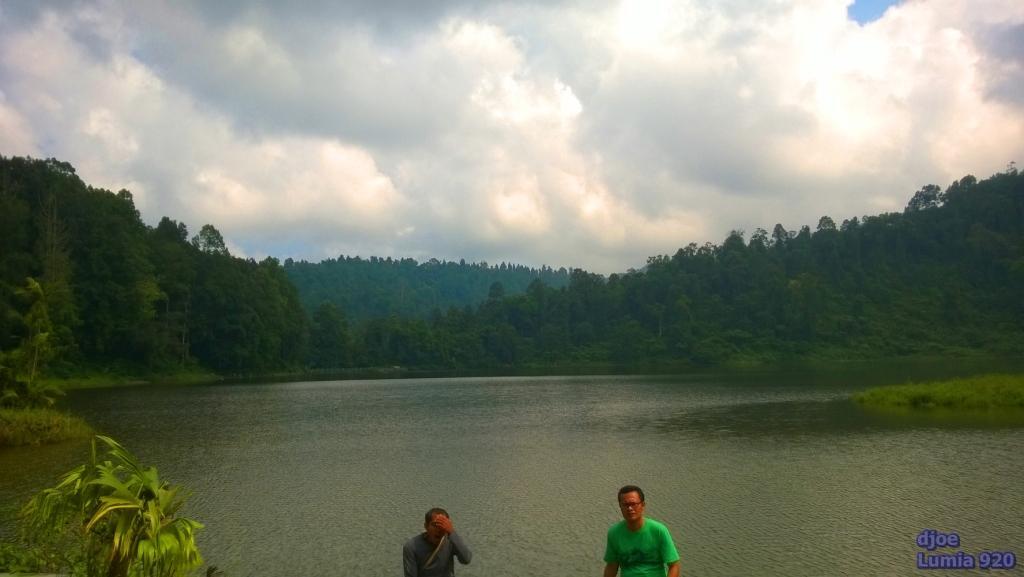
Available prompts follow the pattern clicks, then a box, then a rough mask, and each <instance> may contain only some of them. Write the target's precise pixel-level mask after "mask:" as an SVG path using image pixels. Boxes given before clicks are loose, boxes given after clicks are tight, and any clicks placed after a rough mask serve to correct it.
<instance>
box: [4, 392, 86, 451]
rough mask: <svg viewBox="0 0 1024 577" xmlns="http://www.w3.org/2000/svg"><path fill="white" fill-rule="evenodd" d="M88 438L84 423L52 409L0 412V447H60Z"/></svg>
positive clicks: (20, 409)
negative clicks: (47, 445)
mask: <svg viewBox="0 0 1024 577" xmlns="http://www.w3.org/2000/svg"><path fill="white" fill-rule="evenodd" d="M6 392H7V391H5V394H6ZM90 434H92V429H90V428H89V425H87V424H86V423H85V421H83V420H81V419H79V418H78V417H73V416H71V415H68V414H66V413H62V412H60V411H57V410H54V409H50V408H17V409H15V408H9V407H5V408H0V447H11V446H18V445H40V444H47V443H59V442H61V441H66V440H69V439H80V438H83V437H87V436H89V435H90Z"/></svg>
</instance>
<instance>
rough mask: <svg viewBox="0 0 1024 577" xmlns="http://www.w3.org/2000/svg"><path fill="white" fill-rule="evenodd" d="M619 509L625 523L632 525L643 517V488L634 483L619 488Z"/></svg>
mask: <svg viewBox="0 0 1024 577" xmlns="http://www.w3.org/2000/svg"><path fill="white" fill-rule="evenodd" d="M619 510H621V511H622V518H623V519H625V520H626V523H628V524H630V525H633V524H635V523H640V522H642V521H643V518H644V490H643V489H641V488H640V487H637V486H636V485H626V486H625V487H623V488H621V489H619Z"/></svg>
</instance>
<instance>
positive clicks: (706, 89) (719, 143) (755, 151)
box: [0, 0, 1024, 272]
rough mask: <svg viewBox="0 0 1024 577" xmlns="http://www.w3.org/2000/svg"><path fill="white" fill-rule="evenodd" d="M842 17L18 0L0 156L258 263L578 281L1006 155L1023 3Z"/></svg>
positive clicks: (990, 1) (832, 9) (879, 202)
mask: <svg viewBox="0 0 1024 577" xmlns="http://www.w3.org/2000/svg"><path fill="white" fill-rule="evenodd" d="M847 4H848V1H847V0H797V1H793V2H777V3H765V2H747V1H744V0H731V1H727V2H710V1H701V0H687V1H671V0H623V1H609V2H604V3H592V4H586V5H583V4H574V3H560V4H532V5H531V4H521V3H506V2H481V3H470V2H453V3H450V4H446V5H444V6H436V7H434V8H432V9H430V10H426V9H423V10H419V11H413V12H409V13H408V14H407V15H406V16H405V17H403V18H398V16H397V14H395V13H390V12H389V13H387V14H384V13H377V14H376V15H374V14H375V13H371V11H372V10H373V8H372V6H371V5H369V4H367V5H365V6H364V5H362V4H360V5H358V6H356V5H345V6H341V7H338V8H337V12H336V11H335V9H333V8H332V9H326V8H324V7H318V8H303V7H298V8H295V9H294V10H291V9H290V10H278V9H277V8H276V7H273V6H270V7H264V8H262V9H259V10H256V9H251V7H234V8H232V9H226V8H225V9H223V10H221V9H214V7H211V6H209V5H206V4H203V3H200V4H189V3H167V2H147V3H142V4H137V5H136V4H123V3H114V2H95V3H83V4H78V5H76V6H75V7H73V8H68V7H65V6H60V7H57V8H55V9H51V8H48V7H47V5H46V4H41V5H40V6H41V7H40V8H36V9H35V10H37V11H38V12H37V14H36V15H35V16H33V12H34V10H28V9H26V10H25V11H24V12H26V14H9V13H8V12H7V11H5V12H3V13H0V153H2V154H5V155H15V154H17V155H28V154H30V155H34V156H55V157H58V158H61V159H64V160H68V161H70V162H71V163H72V164H74V165H75V166H76V168H77V169H78V171H79V173H80V174H81V175H82V176H83V178H84V179H85V180H86V181H87V182H90V183H92V184H95V185H98V186H104V187H108V188H111V189H114V190H117V189H119V188H122V187H126V188H129V189H130V190H132V192H133V193H134V194H135V197H136V203H137V205H138V206H139V208H140V210H141V211H142V212H143V216H144V218H146V219H147V220H148V221H149V222H155V221H156V220H157V219H159V217H160V216H163V215H167V216H170V217H172V218H175V219H178V220H182V221H184V222H187V223H188V224H189V225H190V226H191V227H193V229H197V228H198V226H199V225H201V224H204V223H207V222H209V223H213V224H214V225H216V226H217V227H218V228H219V229H221V231H222V232H223V233H224V235H225V237H226V239H227V240H228V242H230V243H231V246H232V247H233V251H234V252H240V253H243V254H250V255H252V256H256V257H259V256H261V255H262V254H264V253H266V252H271V253H275V254H276V255H277V256H281V257H284V256H294V257H296V258H310V259H319V258H322V257H325V256H336V255H337V254H338V253H339V252H345V253H347V254H362V255H364V256H368V255H373V254H376V255H393V256H405V255H411V256H415V257H418V258H430V257H438V258H456V259H457V258H460V257H464V258H467V259H471V260H475V259H484V260H487V261H489V262H497V261H502V260H506V261H521V262H526V263H530V264H534V265H539V264H541V263H548V264H553V265H555V266H559V265H565V266H583V267H587V268H591V269H595V270H599V271H602V272H613V271H621V270H624V269H626V268H629V267H636V266H640V265H642V264H643V263H644V261H645V259H646V257H647V256H650V255H654V254H662V253H672V252H674V251H675V250H676V249H677V248H678V247H680V246H683V245H685V244H687V243H689V242H698V243H700V242H704V241H707V240H711V241H714V242H718V241H720V240H721V239H722V238H724V237H725V235H726V234H727V233H728V231H729V230H731V229H734V228H740V229H746V230H748V231H749V230H752V229H753V228H754V227H757V226H763V227H766V228H770V227H771V226H772V225H773V224H774V223H775V222H782V223H784V224H785V225H786V226H788V227H789V228H796V227H798V226H800V225H801V224H811V225H813V224H814V223H815V222H817V218H818V217H819V216H821V215H823V214H829V215H831V216H833V217H834V218H835V219H836V220H837V221H839V220H841V219H843V218H848V217H852V216H859V215H862V214H873V213H876V212H879V211H885V210H898V209H900V208H901V207H902V206H903V204H904V203H905V202H906V200H907V199H908V198H909V196H910V195H911V194H912V193H913V191H914V190H916V189H917V188H918V187H920V186H921V185H923V184H926V183H930V182H935V183H938V184H940V185H944V184H946V183H948V182H950V181H952V180H953V179H955V178H959V177H960V176H963V175H964V174H966V173H974V174H976V175H977V176H979V177H984V176H987V175H988V174H991V173H992V172H995V171H998V170H1001V169H1002V168H1003V167H1005V166H1006V163H1007V162H1009V161H1010V160H1018V161H1019V160H1020V159H1021V158H1022V156H1024V155H1022V153H1024V110H1022V107H1024V94H1022V89H1021V88H1020V84H1019V82H1015V79H1019V78H1021V77H1024V72H1022V71H1024V54H1022V52H1024V50H1021V48H1020V45H1019V41H1014V40H1013V37H1014V36H1013V35H1014V31H1015V30H1021V29H1024V28H1022V26H1024V5H1022V4H1020V3H1019V2H1013V1H1009V0H983V1H981V2H970V3H968V2H966V0H917V1H909V0H908V1H906V2H902V3H900V4H899V5H897V6H895V7H893V8H891V9H890V10H888V11H887V12H886V13H885V15H884V16H883V17H881V18H880V19H878V20H876V21H874V22H871V23H870V24H867V25H864V26H861V25H858V24H856V23H854V22H852V21H850V20H848V19H847V16H846V8H847V6H846V5H847ZM346 6H347V7H346ZM304 10H311V12H308V13H307V12H304ZM19 12H20V11H19ZM339 14H340V15H343V16H344V17H343V18H340V17H339V18H336V16H338V15H339ZM282 247H283V248H282Z"/></svg>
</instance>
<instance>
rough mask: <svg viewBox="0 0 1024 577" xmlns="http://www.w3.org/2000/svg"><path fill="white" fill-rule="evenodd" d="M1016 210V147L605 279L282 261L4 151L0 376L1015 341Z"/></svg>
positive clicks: (494, 363)
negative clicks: (871, 205)
mask: <svg viewBox="0 0 1024 577" xmlns="http://www.w3.org/2000/svg"><path fill="white" fill-rule="evenodd" d="M1022 223H1024V175H1021V174H1019V173H1018V172H1017V171H1016V170H1015V169H1013V168H1012V167H1011V168H1010V169H1008V170H1007V171H1006V172H1004V173H1001V174H997V175H995V176H993V177H991V178H989V179H987V180H984V181H981V182H978V181H976V179H975V178H973V177H970V176H968V177H965V178H963V179H961V180H960V181H958V182H955V183H953V185H951V186H950V187H948V188H947V189H946V190H941V189H940V188H938V187H937V186H926V187H924V188H923V189H921V190H920V191H918V192H917V194H915V195H914V196H913V198H912V199H911V200H910V203H909V204H908V206H907V209H906V210H905V211H904V212H903V213H893V214H883V215H879V216H868V217H863V218H852V219H849V220H845V221H843V222H842V223H841V224H839V225H836V223H835V222H834V221H833V220H832V219H831V218H829V217H822V218H821V219H820V221H819V222H818V224H817V227H816V229H815V230H814V231H812V230H811V229H810V227H807V226H804V227H802V228H800V229H799V230H795V231H789V230H786V229H785V228H784V227H783V226H781V225H776V226H775V227H774V229H773V230H772V232H771V233H769V232H767V231H766V230H762V229H758V230H756V231H754V232H753V233H751V234H750V235H749V237H747V235H745V234H744V233H742V232H739V231H734V232H733V233H731V234H730V235H729V236H728V237H727V238H726V239H725V240H724V241H723V242H722V243H721V244H720V245H716V244H711V243H708V244H705V245H702V246H697V245H694V244H691V245H689V246H687V247H685V248H682V249H680V250H679V251H677V252H676V253H675V254H674V255H671V256H668V255H664V256H657V257H652V258H650V259H649V261H648V263H647V265H646V266H645V267H644V268H643V269H642V270H638V271H634V270H631V271H629V272H626V273H623V274H614V275H611V276H609V277H607V278H605V277H603V276H600V275H595V274H591V273H587V272H585V271H582V270H578V269H577V270H573V271H572V272H569V273H566V272H565V271H564V270H562V271H553V270H551V269H549V268H542V269H540V270H536V269H527V268H524V267H517V266H509V265H505V266H504V267H502V266H501V265H499V266H498V267H494V266H488V265H486V264H483V263H481V264H465V263H461V262H460V263H444V262H438V261H429V262H426V263H422V264H420V263H416V261H413V260H411V259H402V260H389V259H373V258H371V259H369V260H365V259H358V258H339V259H336V260H329V261H325V262H323V263H320V264H319V265H316V264H310V263H295V262H286V263H285V265H283V266H282V265H280V264H279V263H278V262H277V261H276V260H275V259H272V258H268V259H265V260H263V261H260V262H256V261H254V260H252V259H240V258H236V257H234V256H231V255H230V254H229V253H228V251H227V249H226V248H225V246H224V241H223V239H222V238H221V235H220V233H219V232H217V230H216V228H214V227H213V226H212V225H206V226H204V227H202V229H201V230H200V231H199V233H198V234H196V235H195V236H193V237H191V238H189V234H188V231H187V230H186V228H185V226H184V225H183V224H181V223H177V222H175V221H173V220H171V219H169V218H166V217H165V218H164V219H162V220H161V221H160V222H159V224H158V225H157V226H156V227H149V226H146V225H145V224H144V223H143V222H142V221H141V219H140V217H139V214H138V211H137V210H136V209H135V206H134V204H133V202H132V197H131V194H130V193H129V192H127V191H124V190H122V191H120V192H118V193H116V194H114V193H111V192H109V191H105V190H99V189H94V188H92V187H90V186H88V185H86V184H85V183H83V182H82V181H81V179H79V178H78V176H77V175H76V174H75V171H74V169H73V168H72V167H71V166H70V165H69V164H67V163H64V162H59V161H56V160H45V161H44V160H32V159H22V158H10V159H7V158H0V366H2V367H3V369H2V370H0V377H3V378H4V379H6V380H11V379H13V378H15V377H17V378H18V379H21V380H23V381H25V380H32V379H34V378H35V377H36V376H37V375H38V374H39V373H40V372H41V371H42V370H43V369H44V368H47V367H48V368H49V369H50V370H51V371H56V372H70V371H75V370H80V369H86V370H89V369H94V368H99V367H108V366H110V365H117V364H121V365H127V367H128V369H129V370H141V371H156V370H175V369H180V368H188V367H195V366H199V367H204V368H207V369H211V370H214V371H217V372H219V373H222V374H239V373H260V372H273V371H280V370H303V369H316V370H326V371H329V370H332V369H341V368H349V367H367V366H377V367H379V366H394V365H399V366H403V367H418V368H455V369H458V368H478V367H479V368H495V367H516V366H524V365H535V366H541V367H543V366H552V365H564V364H588V363H601V364H604V363H615V364H637V363H648V364H650V363H667V362H670V363H680V362H681V363H694V364H715V363H722V362H729V361H737V360H739V361H742V360H753V361H758V360H763V361H772V360H780V359H786V358H794V357H797V358H799V357H806V356H825V357H877V356H896V355H910V354H948V353H968V352H977V351H988V352H997V353H1013V354H1017V353H1020V352H1022V350H1024V345H1022V343H1024V299H1021V295H1024V231H1022V227H1024V224H1022ZM495 275H497V276H495ZM502 275H504V276H502ZM526 278H531V280H530V281H528V284H527V285H526V286H525V290H523V291H522V292H519V291H520V290H522V289H521V288H520V286H521V283H523V282H524V281H525V279H526ZM499 279H500V280H499ZM566 280H567V282H566ZM506 282H507V283H508V284H507V285H506V284H505V283H506ZM562 283H564V284H562ZM296 285H298V289H297V288H296ZM374 285H376V286H377V290H373V289H372V288H371V287H373V286H374ZM484 285H486V289H484V288H483V287H484ZM512 293H518V294H512ZM300 295H302V296H300ZM481 298H482V299H483V302H479V299H481ZM303 303H305V307H306V308H304V307H303ZM472 303H477V304H472ZM427 311H429V312H427Z"/></svg>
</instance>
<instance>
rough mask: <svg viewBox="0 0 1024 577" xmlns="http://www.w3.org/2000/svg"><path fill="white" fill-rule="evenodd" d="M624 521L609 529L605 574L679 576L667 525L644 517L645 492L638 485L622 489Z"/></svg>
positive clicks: (613, 576)
mask: <svg viewBox="0 0 1024 577" xmlns="http://www.w3.org/2000/svg"><path fill="white" fill-rule="evenodd" d="M619 509H620V510H621V511H622V521H619V522H618V523H616V524H614V525H612V526H611V528H610V529H608V544H607V545H606V546H605V549H604V562H605V565H604V577H615V575H616V573H618V572H619V569H620V568H621V569H622V577H655V576H656V577H665V576H666V573H665V565H668V573H667V575H668V577H679V553H677V552H676V545H675V543H673V542H672V535H670V534H669V532H668V528H667V527H665V526H664V525H662V524H661V523H659V522H657V521H655V520H654V519H647V518H645V517H644V492H643V490H642V489H641V488H640V487H637V486H636V485H626V486H625V487H623V488H621V489H619Z"/></svg>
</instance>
